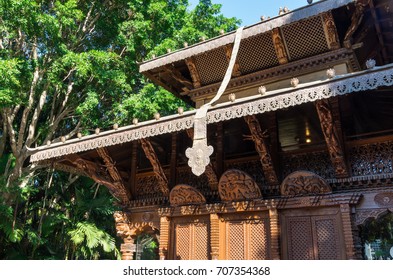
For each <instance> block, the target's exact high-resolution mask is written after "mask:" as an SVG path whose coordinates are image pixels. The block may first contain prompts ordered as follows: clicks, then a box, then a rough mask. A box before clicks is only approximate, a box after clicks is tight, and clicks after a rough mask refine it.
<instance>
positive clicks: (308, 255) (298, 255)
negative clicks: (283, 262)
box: [287, 217, 314, 260]
mask: <svg viewBox="0 0 393 280" xmlns="http://www.w3.org/2000/svg"><path fill="white" fill-rule="evenodd" d="M287 236H288V258H289V259H290V260H312V259H314V250H313V241H312V230H311V221H310V218H309V217H289V218H288V219H287Z"/></svg>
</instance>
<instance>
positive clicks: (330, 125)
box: [315, 99, 349, 178]
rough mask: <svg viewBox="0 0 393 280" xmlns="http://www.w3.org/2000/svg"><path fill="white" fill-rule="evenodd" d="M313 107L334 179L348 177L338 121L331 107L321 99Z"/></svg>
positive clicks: (326, 101)
mask: <svg viewBox="0 0 393 280" xmlns="http://www.w3.org/2000/svg"><path fill="white" fill-rule="evenodd" d="M315 107H316V109H317V112H318V116H319V120H320V122H321V128H322V132H323V135H324V136H325V141H326V144H327V147H328V151H329V155H330V159H331V161H332V164H333V167H334V170H335V173H336V177H337V178H345V177H348V176H349V171H348V168H347V164H346V161H345V153H344V143H343V141H342V137H341V129H340V124H339V122H338V120H335V117H334V113H333V111H332V106H331V104H330V102H329V100H328V99H322V100H318V101H316V102H315Z"/></svg>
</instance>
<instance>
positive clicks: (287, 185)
mask: <svg viewBox="0 0 393 280" xmlns="http://www.w3.org/2000/svg"><path fill="white" fill-rule="evenodd" d="M280 190H281V195H283V196H297V195H310V194H324V193H331V192H332V190H331V188H330V186H329V185H328V184H327V183H326V182H325V180H323V179H322V178H321V177H319V176H318V175H316V174H314V173H311V172H308V171H296V172H293V173H292V174H290V175H288V176H287V177H286V178H285V179H284V181H283V182H282V184H281V187H280Z"/></svg>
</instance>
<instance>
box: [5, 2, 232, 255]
mask: <svg viewBox="0 0 393 280" xmlns="http://www.w3.org/2000/svg"><path fill="white" fill-rule="evenodd" d="M237 24H239V21H238V20H236V19H234V18H225V17H224V16H223V15H222V14H220V5H216V4H212V3H211V1H206V0H204V1H200V3H199V4H198V5H197V6H196V7H195V9H193V10H191V11H190V10H189V8H188V1H187V0H170V1H164V0H148V1H142V0H128V1H127V0H103V1H94V0H93V1H84V0H34V1H31V0H0V77H1V79H0V172H1V174H0V185H1V190H0V191H1V193H0V232H2V233H3V234H1V235H0V257H2V258H60V259H61V258H83V259H90V258H100V257H111V258H115V257H116V256H117V255H116V254H117V253H116V252H117V251H116V249H115V246H114V244H115V239H114V237H113V236H114V234H113V233H114V229H113V223H112V221H111V219H108V217H109V216H110V215H112V213H113V211H114V209H113V208H111V207H113V206H112V201H111V199H110V198H109V197H108V193H104V190H102V188H100V191H99V192H98V193H97V194H96V195H95V196H94V191H93V190H92V189H91V188H88V187H87V186H88V185H90V186H91V185H92V182H89V184H87V185H86V184H85V183H86V182H85V181H84V179H81V178H79V177H75V176H68V175H65V174H63V173H61V172H57V171H53V170H52V169H51V168H50V166H44V165H37V164H30V163H29V161H28V159H29V153H28V150H29V149H30V148H33V147H36V146H40V145H44V144H46V143H47V142H48V141H51V142H57V141H59V139H60V137H61V136H66V138H72V137H74V136H75V135H76V133H77V132H79V131H81V132H83V133H84V134H88V133H90V132H91V131H92V130H94V129H95V128H96V127H101V128H102V129H105V128H109V127H111V125H112V124H113V123H115V122H116V123H119V124H120V125H126V124H129V123H130V122H131V119H132V118H134V117H137V118H139V119H140V120H147V119H150V118H152V115H153V113H155V112H157V111H158V112H160V113H161V114H162V115H167V114H172V113H175V112H176V109H177V107H178V106H185V104H183V102H182V101H180V100H178V99H176V98H175V97H173V96H172V95H171V94H169V93H168V92H167V91H165V90H164V89H162V88H159V87H157V86H155V85H152V84H151V83H149V82H148V81H147V80H145V79H144V78H143V77H142V76H141V75H140V74H139V72H138V62H140V61H143V60H145V59H148V58H151V57H152V55H153V54H154V55H161V54H163V53H165V52H166V50H167V49H168V48H171V49H173V50H175V49H178V48H180V47H182V46H183V42H185V41H186V42H188V43H189V44H192V43H195V42H197V41H199V40H200V37H202V36H204V37H206V38H209V37H213V36H217V35H219V31H220V30H221V29H223V30H225V31H230V30H233V29H234V28H236V25H237ZM107 204H108V205H107ZM86 207H88V208H89V209H88V210H86ZM108 221H109V222H108Z"/></svg>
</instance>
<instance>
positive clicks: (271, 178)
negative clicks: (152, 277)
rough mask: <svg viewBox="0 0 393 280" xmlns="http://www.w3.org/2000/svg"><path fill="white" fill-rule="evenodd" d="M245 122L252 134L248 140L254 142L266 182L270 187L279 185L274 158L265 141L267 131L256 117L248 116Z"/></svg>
mask: <svg viewBox="0 0 393 280" xmlns="http://www.w3.org/2000/svg"><path fill="white" fill-rule="evenodd" d="M244 120H245V121H246V123H247V125H248V128H249V129H250V132H251V136H248V137H246V140H252V141H254V144H255V149H256V150H257V152H258V154H259V158H260V161H261V164H262V170H263V174H264V175H265V179H266V182H267V183H268V184H269V185H278V177H277V174H276V171H275V169H274V166H273V161H272V157H271V155H270V151H269V148H268V146H267V144H266V141H265V140H264V138H266V137H268V136H267V131H265V132H262V129H261V125H260V124H259V121H258V119H257V117H256V116H255V115H250V116H246V117H244Z"/></svg>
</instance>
